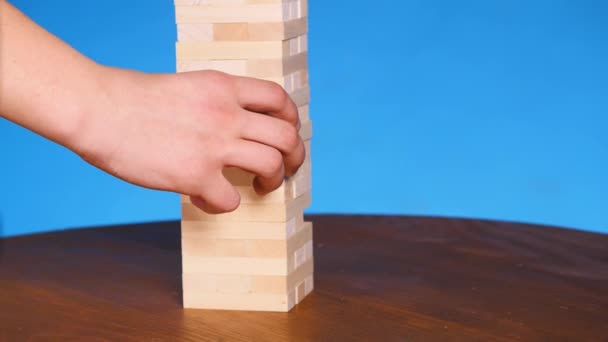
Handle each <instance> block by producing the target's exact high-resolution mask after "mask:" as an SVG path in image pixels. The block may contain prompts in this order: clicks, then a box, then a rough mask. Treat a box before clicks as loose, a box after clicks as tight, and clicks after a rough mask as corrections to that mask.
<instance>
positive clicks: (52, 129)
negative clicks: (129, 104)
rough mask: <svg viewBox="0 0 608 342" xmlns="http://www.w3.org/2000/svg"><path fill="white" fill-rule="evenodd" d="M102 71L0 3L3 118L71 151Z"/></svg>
mask: <svg viewBox="0 0 608 342" xmlns="http://www.w3.org/2000/svg"><path fill="white" fill-rule="evenodd" d="M100 69H102V67H101V66H99V65H97V64H96V63H95V62H93V61H91V60H90V59H88V58H86V57H85V56H83V55H82V54H80V53H79V52H77V51H76V50H74V49H73V48H71V47H70V46H68V45H67V44H66V43H64V42H62V41H61V40H60V39H58V38H57V37H55V36H53V35H52V34H51V33H49V32H47V31H45V30H44V29H43V28H41V27H39V26H38V25H37V24H35V23H34V22H33V21H31V20H30V19H29V18H27V17H26V16H25V15H23V14H22V13H21V12H19V11H18V10H17V9H15V8H14V7H13V6H12V5H10V4H9V3H7V2H6V1H4V0H0V116H2V117H5V118H6V119H8V120H10V121H13V122H15V123H17V124H18V125H21V126H23V127H26V128H28V129H30V130H32V131H34V132H36V133H38V134H40V135H42V136H44V137H46V138H48V139H50V140H53V141H56V142H58V143H60V144H62V145H66V146H68V147H73V146H71V145H72V144H73V142H72V141H70V140H71V139H74V135H75V133H76V132H77V131H78V129H79V126H80V125H81V123H82V119H83V117H84V116H85V115H86V112H87V110H88V108H90V107H91V105H92V104H94V103H95V102H96V101H95V96H96V92H98V89H99V84H98V82H99V75H100V74H101V72H100Z"/></svg>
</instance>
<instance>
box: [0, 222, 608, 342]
mask: <svg viewBox="0 0 608 342" xmlns="http://www.w3.org/2000/svg"><path fill="white" fill-rule="evenodd" d="M309 219H312V220H313V222H314V236H315V249H314V252H315V272H316V273H315V274H316V282H315V286H316V288H315V292H314V293H313V294H311V295H310V296H309V297H308V298H307V299H306V300H305V301H304V302H302V303H301V304H300V305H298V306H297V307H296V308H295V309H294V310H293V311H291V312H290V313H259V312H230V311H210V310H183V309H182V308H181V294H180V288H181V284H180V274H181V269H180V253H179V248H180V235H179V223H178V222H164V223H153V224H141V225H130V226H120V227H106V228H101V229H82V230H71V231H63V232H55V233H50V234H40V235H33V236H25V237H16V238H9V239H4V240H0V253H1V254H0V340H2V341H105V340H107V341H206V340H226V341H230V340H237V341H240V340H242V341H251V340H255V341H264V340H267V341H282V340H291V341H352V340H364V341H390V340H396V341H403V340H413V341H418V340H422V341H435V340H437V341H445V340H463V341H475V340H479V341H493V340H496V341H502V340H505V341H507V340H523V341H608V235H599V234H592V233H585V232H578V231H572V230H566V229H558V228H549V227H540V226H529V225H521V224H514V223H499V222H489V221H479V220H459V219H440V218H417V217H389V216H312V217H309Z"/></svg>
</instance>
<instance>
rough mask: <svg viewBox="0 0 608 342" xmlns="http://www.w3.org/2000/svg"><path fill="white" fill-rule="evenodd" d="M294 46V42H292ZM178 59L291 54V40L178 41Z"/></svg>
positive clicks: (259, 57) (280, 56)
mask: <svg viewBox="0 0 608 342" xmlns="http://www.w3.org/2000/svg"><path fill="white" fill-rule="evenodd" d="M291 44H292V46H293V44H294V43H291ZM175 49H176V54H177V59H178V60H201V59H203V60H204V59H218V60H230V59H250V58H253V59H264V58H283V57H284V56H290V45H289V41H284V42H282V41H264V42H257V41H256V42H241V41H239V42H232V41H224V42H221V41H218V42H215V41H214V42H183V43H181V42H177V43H176V46H175Z"/></svg>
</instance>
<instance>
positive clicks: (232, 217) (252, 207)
mask: <svg viewBox="0 0 608 342" xmlns="http://www.w3.org/2000/svg"><path fill="white" fill-rule="evenodd" d="M310 203H311V197H310V193H305V194H303V195H302V196H299V197H298V198H296V199H295V200H292V201H290V202H288V203H276V204H275V203H272V204H249V203H246V204H241V205H240V206H239V208H238V209H236V210H235V211H233V212H230V213H223V214H217V215H214V214H208V213H206V212H204V211H202V210H200V209H198V208H197V207H195V206H194V205H193V204H190V203H182V219H183V220H201V221H239V222H243V221H245V222H250V221H260V222H287V221H289V220H290V219H291V218H293V217H295V216H296V215H297V214H298V213H300V212H302V211H303V210H304V208H306V207H308V206H310Z"/></svg>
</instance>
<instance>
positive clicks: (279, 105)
mask: <svg viewBox="0 0 608 342" xmlns="http://www.w3.org/2000/svg"><path fill="white" fill-rule="evenodd" d="M0 116H1V117H4V118H5V119H7V120H9V121H12V122H14V123H16V124H18V125H21V126H23V127H25V128H27V129H29V130H31V131H33V132H36V133H37V134H40V135H41V136H44V137H46V138H48V139H49V140H52V141H54V142H56V143H58V144H61V145H63V146H65V147H67V148H68V149H70V150H72V151H74V152H75V153H76V154H78V155H79V156H80V157H82V158H83V159H84V160H85V161H87V162H89V163H91V164H92V165H94V166H96V167H98V168H100V169H102V170H104V171H106V172H108V173H110V174H112V175H114V176H116V177H118V178H121V179H123V180H125V181H127V182H130V183H132V184H136V185H139V186H142V187H146V188H150V189H157V190H165V191H171V192H177V193H181V194H186V195H189V196H190V197H191V200H192V202H193V203H194V204H195V205H197V206H198V207H200V208H201V209H202V210H204V211H206V212H209V213H222V212H229V211H233V210H235V209H236V208H237V207H238V205H239V203H240V197H239V193H238V192H237V191H236V189H235V188H234V187H233V186H232V185H231V184H230V183H229V182H228V181H227V180H226V179H225V178H224V176H223V174H222V169H223V168H225V167H238V168H241V169H243V170H246V171H249V172H252V173H254V174H255V175H256V177H255V180H254V184H253V185H254V188H255V190H256V191H257V192H258V193H259V194H260V195H264V194H266V193H268V192H271V191H273V190H275V189H277V188H278V187H279V186H280V185H281V184H282V182H283V180H284V178H285V177H286V176H291V175H293V174H294V173H295V172H296V171H297V169H298V168H299V167H300V166H301V165H302V163H303V162H304V157H305V149H304V144H303V142H302V140H301V139H300V137H299V135H298V129H299V126H300V123H299V120H298V112H297V107H296V105H295V104H294V103H293V102H292V101H291V99H290V98H289V96H288V95H287V94H286V93H285V91H284V90H283V89H282V88H281V87H280V86H279V85H278V84H276V83H272V82H268V81H263V80H257V79H253V78H245V77H236V76H231V75H228V74H225V73H221V72H217V71H198V72H189V73H178V74H146V73H142V72H137V71H132V70H125V69H118V68H110V67H106V66H102V65H100V64H98V63H96V62H94V61H92V60H90V59H88V58H87V57H85V56H83V55H82V54H80V53H79V52H77V51H76V50H75V49H73V48H71V47H70V46H69V45H67V44H66V43H64V42H63V41H61V40H60V39H58V38H57V37H55V36H53V35H52V34H50V33H49V32H47V31H46V30H44V29H43V28H41V27H40V26H38V25H37V24H36V23H34V22H33V21H31V20H30V19H29V18H27V17H26V16H25V15H23V14H22V13H21V12H19V10H17V9H16V8H14V7H13V6H12V5H10V4H9V3H8V2H6V1H5V0H0Z"/></svg>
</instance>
